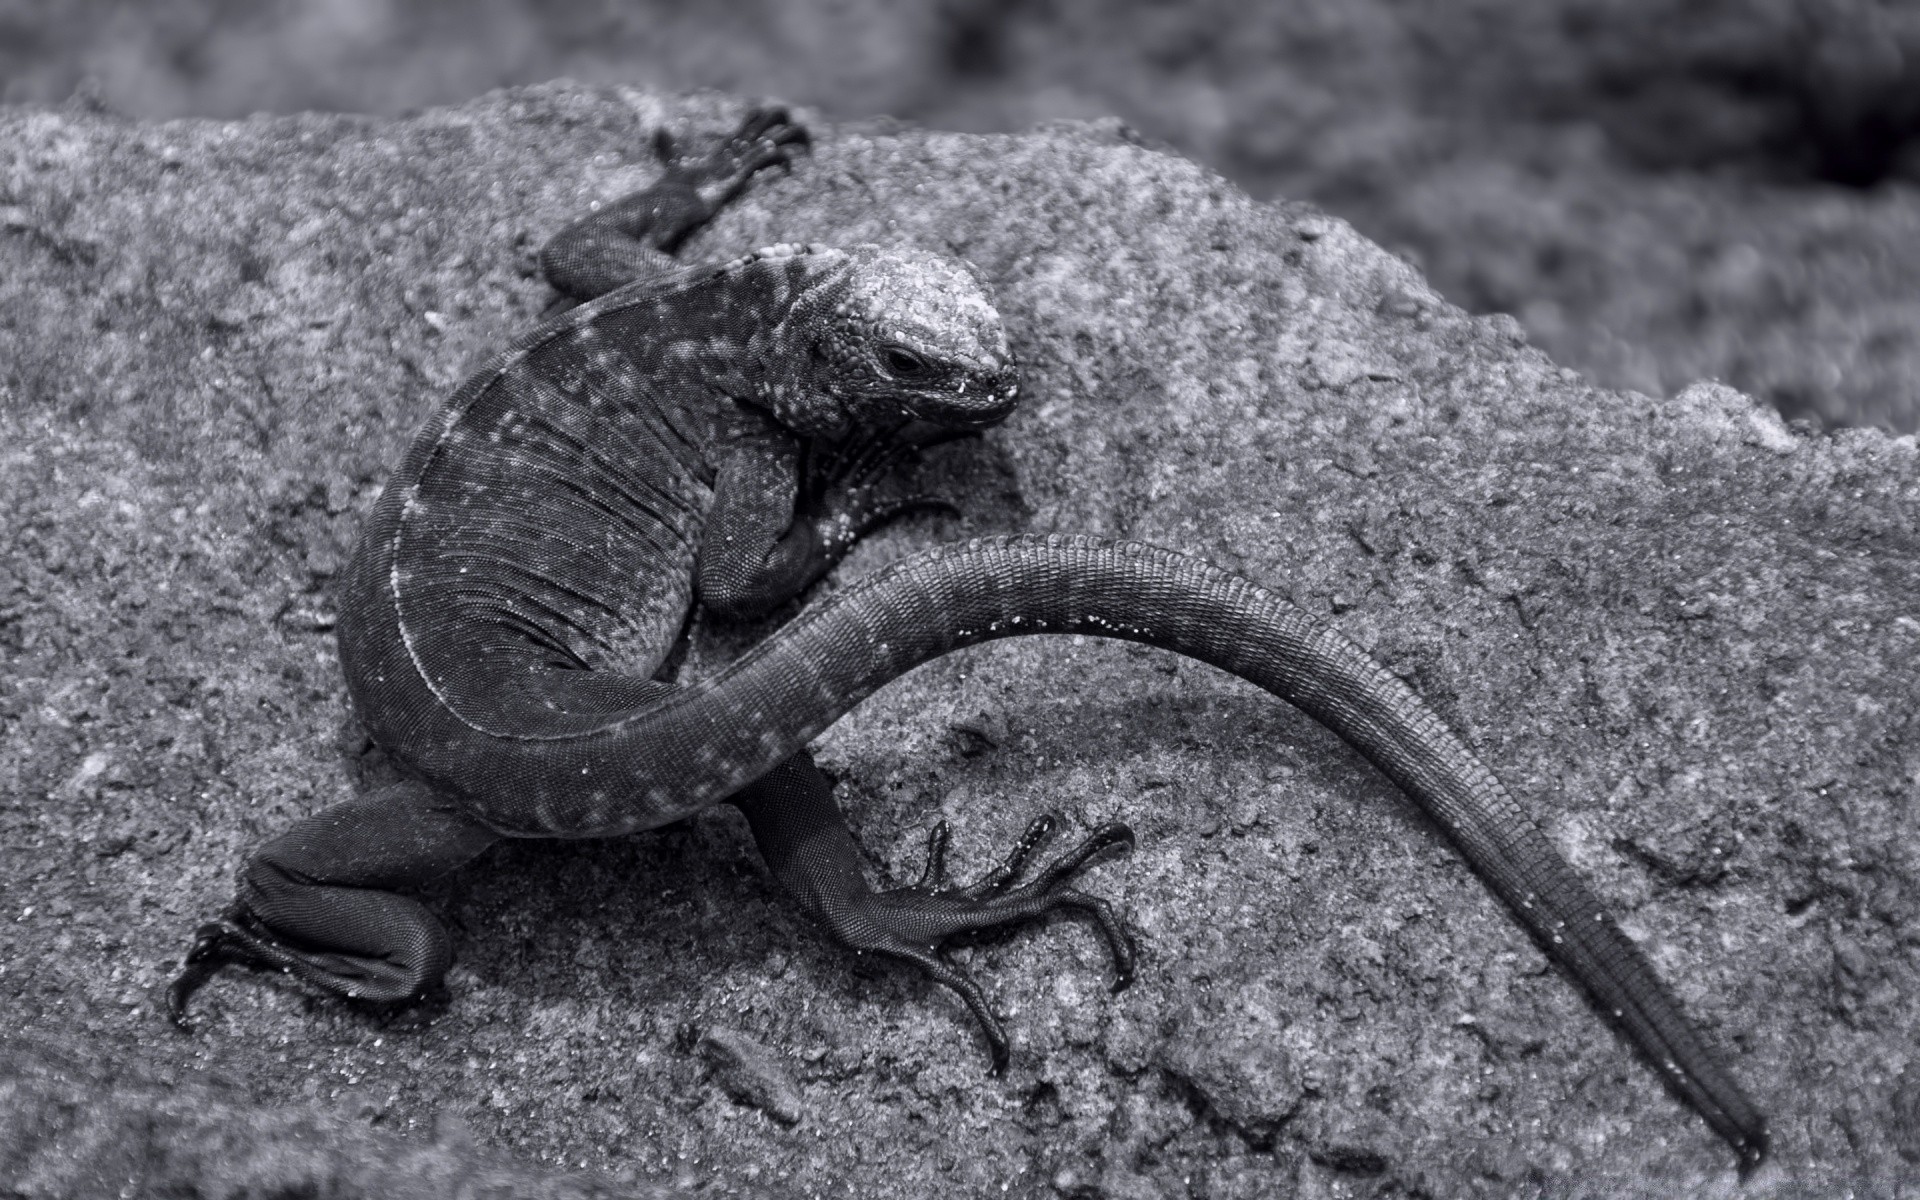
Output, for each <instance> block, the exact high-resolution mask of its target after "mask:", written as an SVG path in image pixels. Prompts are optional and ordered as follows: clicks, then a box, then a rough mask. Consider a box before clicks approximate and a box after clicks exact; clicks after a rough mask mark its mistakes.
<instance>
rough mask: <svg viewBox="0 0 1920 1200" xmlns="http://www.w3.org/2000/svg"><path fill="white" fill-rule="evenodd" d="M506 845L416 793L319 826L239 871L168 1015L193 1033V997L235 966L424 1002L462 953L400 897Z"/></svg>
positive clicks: (349, 991)
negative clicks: (234, 889)
mask: <svg viewBox="0 0 1920 1200" xmlns="http://www.w3.org/2000/svg"><path fill="white" fill-rule="evenodd" d="M498 837H499V835H498V834H496V833H494V832H493V831H492V830H490V829H488V828H487V827H486V826H484V825H481V824H480V823H478V822H477V821H475V820H474V819H473V818H471V817H469V816H467V815H465V814H464V813H463V812H462V811H461V810H460V809H459V807H458V806H457V804H456V803H454V802H453V801H451V800H449V799H448V798H447V797H445V796H443V795H441V794H439V793H437V792H435V791H434V790H433V789H432V788H430V787H428V786H427V785H425V784H423V783H416V782H406V783H398V784H394V785H392V786H390V787H385V788H381V789H379V790H377V791H373V792H369V793H367V794H366V795H364V796H359V797H356V798H355V799H352V800H349V801H347V802H346V803H344V804H337V805H335V806H334V807H332V808H329V809H327V810H325V811H324V812H320V813H316V814H315V815H313V816H311V817H308V818H307V819H306V820H304V821H301V822H299V823H298V824H296V825H295V826H293V828H291V829H289V830H287V831H286V832H285V833H283V834H281V835H280V836H279V837H277V838H275V839H273V840H272V841H270V842H268V843H267V844H266V845H264V846H262V847H260V848H259V849H258V850H256V851H255V852H254V853H253V855H252V856H251V857H249V858H248V859H247V861H246V863H245V864H244V865H243V866H242V867H241V868H240V881H239V890H238V894H237V896H236V897H235V899H234V902H233V904H232V906H231V907H229V908H228V909H227V911H226V913H225V914H224V915H223V916H222V917H221V919H220V920H218V921H214V922H211V923H209V924H206V925H203V926H201V927H200V928H199V930H197V931H196V932H195V935H194V942H193V947H192V948H191V949H190V950H189V951H188V952H187V962H186V968H185V969H184V970H183V971H182V972H181V973H180V976H179V978H178V979H176V980H175V981H174V982H173V985H172V986H171V987H170V988H169V989H168V990H167V1012H168V1015H169V1016H171V1017H172V1018H173V1020H174V1022H175V1023H176V1024H179V1025H185V1023H186V1008H187V1003H188V1001H189V1000H191V999H192V996H193V993H194V991H195V990H196V989H198V988H199V986H200V985H201V984H203V983H205V982H206V981H207V979H209V978H211V977H212V975H213V974H214V972H216V971H218V970H219V969H220V968H221V967H222V966H225V965H226V964H228V963H240V964H243V965H246V966H254V967H266V968H273V969H276V970H282V971H290V972H292V973H293V974H296V975H298V976H300V977H301V978H302V979H305V980H307V981H308V982H310V983H313V984H316V985H318V986H320V987H323V988H325V989H327V990H328V991H332V992H337V993H339V994H340V995H343V996H351V997H354V998H355V999H361V1000H372V1001H387V1002H391V1001H402V1000H411V999H415V998H417V997H418V996H420V995H421V994H422V993H423V992H425V991H426V990H427V989H428V988H430V987H432V986H433V985H434V984H436V983H438V982H439V981H440V978H441V976H443V975H444V974H446V970H447V965H448V963H449V962H450V961H451V960H452V949H451V946H450V944H449V942H448V940H447V933H446V930H445V929H444V928H442V927H441V925H440V922H439V921H438V920H437V919H436V918H435V917H434V916H433V914H432V913H430V912H428V911H427V909H426V907H425V906H424V905H422V904H421V903H420V902H419V901H418V900H414V899H411V898H409V897H406V896H402V895H399V894H397V893H396V892H394V891H393V890H392V889H394V888H399V887H409V886H413V885H416V884H419V883H423V882H425V881H427V880H429V879H432V878H434V877H436V876H438V875H443V874H445V873H446V872H448V871H451V870H453V869H454V868H455V867H459V866H462V865H464V864H465V863H467V862H468V861H470V860H471V859H472V858H473V857H474V856H475V855H477V854H479V853H480V852H481V851H482V850H484V849H486V848H487V847H488V846H490V845H492V844H493V843H494V841H495V840H497V839H498Z"/></svg>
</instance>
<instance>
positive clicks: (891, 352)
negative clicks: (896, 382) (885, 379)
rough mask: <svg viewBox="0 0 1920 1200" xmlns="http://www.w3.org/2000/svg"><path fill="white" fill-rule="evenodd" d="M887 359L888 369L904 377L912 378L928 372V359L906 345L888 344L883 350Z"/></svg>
mask: <svg viewBox="0 0 1920 1200" xmlns="http://www.w3.org/2000/svg"><path fill="white" fill-rule="evenodd" d="M881 357H882V358H884V359H885V360H886V363H887V370H889V371H891V372H893V374H894V375H895V376H897V377H899V378H902V379H911V378H913V377H914V376H916V375H924V374H926V373H927V360H926V359H924V358H921V357H920V356H919V355H918V354H915V353H914V352H913V351H911V350H908V349H907V348H906V347H904V346H888V347H887V348H886V349H885V350H883V351H881Z"/></svg>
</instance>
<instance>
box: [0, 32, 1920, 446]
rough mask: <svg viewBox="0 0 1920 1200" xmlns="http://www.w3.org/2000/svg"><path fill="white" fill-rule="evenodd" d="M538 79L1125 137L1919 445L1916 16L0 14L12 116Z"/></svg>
mask: <svg viewBox="0 0 1920 1200" xmlns="http://www.w3.org/2000/svg"><path fill="white" fill-rule="evenodd" d="M561 75H567V76H572V77H575V78H578V79H583V80H587V81H594V82H619V83H628V84H633V85H636V86H640V87H644V88H653V89H667V90H681V89H686V88H692V87H714V88H721V89H725V90H729V91H736V92H742V93H747V94H755V95H773V96H779V97H783V98H786V99H788V100H791V101H794V102H798V103H802V104H806V105H811V106H814V107H816V108H818V109H819V110H820V111H822V112H823V113H825V114H826V115H827V116H829V117H832V118H836V119H858V118H862V117H870V116H875V115H883V114H884V115H891V116H894V117H899V118H903V119H906V120H910V121H915V122H919V123H923V124H926V125H930V126H935V127H941V128H952V129H969V130H990V129H1017V128H1020V127H1023V126H1025V125H1028V124H1031V123H1033V122H1035V121H1037V120H1045V119H1050V118H1059V117H1102V116H1118V117H1120V118H1121V119H1123V120H1124V121H1126V122H1127V123H1128V124H1130V125H1132V126H1133V127H1135V128H1136V129H1138V130H1140V131H1141V132H1142V133H1144V134H1146V135H1147V136H1148V137H1150V138H1154V139H1158V140H1160V141H1163V142H1165V143H1167V144H1169V145H1170V146H1172V147H1175V148H1177V149H1178V150H1179V151H1181V152H1182V153H1184V154H1187V155H1189V156H1191V157H1193V158H1196V159H1199V160H1200V161H1203V162H1205V163H1208V164H1209V165H1211V166H1213V167H1214V168H1216V169H1218V170H1220V171H1221V172H1223V173H1225V174H1226V175H1228V176H1230V177H1231V178H1233V179H1234V180H1236V181H1237V182H1239V183H1240V184H1241V185H1242V186H1244V187H1246V188H1247V189H1248V190H1250V191H1251V192H1253V193H1254V194H1256V195H1275V194H1284V195H1289V196H1294V197H1299V198H1303V199H1308V200H1312V201H1315V202H1317V203H1319V204H1321V205H1323V206H1324V207H1326V208H1327V209H1329V210H1331V211H1333V212H1334V213H1337V214H1338V215H1340V216H1343V217H1345V218H1347V219H1348V220H1350V221H1352V222H1353V223H1354V224H1355V225H1356V226H1358V227H1359V229H1360V230H1361V231H1362V232H1363V233H1366V234H1367V235H1369V236H1370V237H1372V238H1374V239H1376V240H1378V241H1380V242H1382V243H1384V244H1385V245H1387V246H1388V247H1390V248H1392V249H1394V250H1396V251H1398V252H1400V253H1402V254H1405V255H1407V256H1408V257H1409V258H1411V259H1413V260H1414V261H1415V262H1417V263H1418V264H1419V265H1420V266H1421V267H1422V268H1423V269H1424V270H1425V271H1426V272H1427V274H1428V275H1429V277H1430V278H1431V279H1432V280H1433V281H1434V283H1435V285H1436V286H1438V287H1439V288H1440V289H1441V290H1442V291H1443V292H1444V293H1446V294H1447V295H1448V296H1449V297H1451V298H1452V299H1453V300H1454V301H1455V302H1457V303H1459V304H1461V305H1463V306H1465V307H1467V308H1469V309H1471V310H1474V311H1477V312H1486V311H1505V312H1511V313H1513V314H1515V315H1516V316H1518V317H1519V319H1520V320H1521V322H1522V324H1523V325H1524V326H1525V327H1526V329H1527V330H1528V331H1529V333H1530V335H1531V336H1532V338H1533V339H1534V341H1535V343H1536V344H1538V345H1540V346H1541V347H1542V348H1544V349H1545V350H1546V351H1547V352H1548V353H1549V354H1551V355H1552V356H1553V357H1554V358H1555V359H1557V360H1558V361H1560V362H1562V363H1565V364H1567V365H1570V366H1574V367H1577V368H1579V369H1580V370H1582V371H1584V372H1586V373H1587V374H1589V375H1590V376H1592V377H1593V378H1595V379H1596V380H1597V381H1599V382H1601V383H1604V384H1607V385H1610V386H1614V387H1626V388H1633V389H1636V390H1639V391H1642V392H1646V393H1649V394H1651V395H1656V396H1664V395H1671V394H1673V393H1675V392H1677V391H1678V390H1679V389H1680V388H1682V387H1684V386H1685V385H1686V384H1687V383H1688V382H1690V381H1692V380H1695V379H1700V378H1709V377H1711V378H1719V379H1723V380H1725V381H1727V382H1729V383H1731V384H1733V385H1734V386H1736V387H1739V388H1741V389H1743V390H1746V391H1749V392H1751V393H1753V394H1755V395H1757V396H1761V397H1763V398H1765V399H1767V400H1769V401H1770V402H1772V403H1774V404H1776V405H1777V406H1779V408H1780V409H1781V410H1782V411H1783V413H1784V414H1785V415H1786V416H1788V417H1790V418H1805V419H1809V420H1813V421H1816V422H1820V423H1824V424H1872V425H1880V426H1883V427H1888V428H1892V429H1896V430H1900V431H1905V432H1911V431H1913V430H1915V429H1916V427H1920V369H1916V368H1920V5H1912V4H1907V5H1902V4H1896V3H1875V2H1872V0H1704V2H1701V3H1695V4H1689V5H1677V4H1672V3H1666V2H1663V0H1426V2H1424V3H1422V2H1416V0H1290V2H1286V3H1280V2H1270V3H1265V4H1249V3H1247V2H1246V0H1201V2H1185V3H1165V2H1155V0H1106V2H1103V0H1027V2H1021V0H940V2H926V3H887V2H885V0H702V2H701V3H699V4H697V5H689V4H678V3H666V2H662V0H618V2H616V0H565V2H555V0H422V2H417V3H401V2H399V0H148V2H145V3H114V2H110V0H0V79H3V80H4V91H3V92H0V96H3V97H4V99H5V100H7V101H10V102H14V103H37V104H56V103H61V102H64V101H66V100H67V99H68V98H69V97H72V96H74V95H75V94H76V93H78V94H79V96H80V100H81V102H83V103H95V104H104V105H105V106H107V107H109V108H111V109H114V110H117V111H121V112H124V113H126V114H128V115H131V116H136V117H142V118H156V117H171V116H187V115H196V116H212V117H237V116H243V115H245V114H247V113H249V112H253V111H258V110H269V111H290V110H297V109H303V108H318V109H332V110H348V111H367V112H376V113H395V112H401V111H404V110H407V109H412V108H418V107H421V106H425V105H431V104H442V103H452V102H457V101H459V100H462V99H465V98H467V97H469V96H472V95H474V94H476V93H478V92H480V91H483V90H485V89H488V88H492V87H496V86H500V85H505V84H514V83H528V82H534V81H539V80H544V79H549V78H553V77H556V76H561ZM0 199H3V198H0Z"/></svg>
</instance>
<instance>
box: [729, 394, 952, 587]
mask: <svg viewBox="0 0 1920 1200" xmlns="http://www.w3.org/2000/svg"><path fill="white" fill-rule="evenodd" d="M916 450H917V445H916V444H915V443H911V442H908V441H905V440H903V439H901V438H900V437H898V436H897V435H896V434H895V433H894V432H893V431H876V432H872V433H870V434H869V435H867V436H864V437H855V438H852V439H849V441H848V442H845V443H842V444H838V445H828V444H826V443H822V442H807V441H803V440H802V439H801V438H799V437H797V436H796V435H794V434H793V433H790V432H789V431H787V430H785V429H783V428H781V427H780V426H779V425H778V424H776V423H775V422H774V421H773V420H772V419H771V418H769V417H767V416H764V415H762V414H759V413H757V412H754V411H751V410H745V409H743V410H742V411H741V413H740V418H739V425H738V427H737V428H736V430H735V432H734V435H733V437H732V438H731V440H730V445H729V446H728V448H727V449H726V450H725V451H724V452H723V454H722V459H721V465H720V471H719V475H718V477H717V479H716V480H715V483H714V493H713V502H712V504H711V506H710V507H709V508H708V511H707V527H706V532H705V534H704V535H703V538H702V541H701V544H700V554H699V560H698V565H697V567H696V576H695V588H696V591H697V593H698V595H699V598H700V602H701V603H702V604H703V605H705V606H706V608H707V609H708V611H710V612H712V613H713V614H714V615H716V616H719V617H721V618H723V619H726V620H736V621H737V620H751V619H753V618H756V617H760V616H764V615H765V614H766V613H768V612H771V611H772V610H773V609H775V608H778V607H779V606H780V605H782V604H784V603H786V602H787V601H788V600H791V599H793V598H794V597H796V596H798V595H799V594H800V593H802V592H804V591H805V590H806V589H807V588H809V587H811V586H812V585H813V584H814V582H815V581H817V580H818V579H819V578H820V577H821V576H822V575H825V574H826V573H827V572H828V571H829V570H831V569H832V568H833V566H834V565H835V564H836V563H838V562H839V561H840V560H841V559H842V558H844V557H846V554H847V552H848V551H849V550H851V549H852V548H853V545H854V543H855V542H857V541H859V540H860V539H861V538H863V537H865V536H867V535H868V534H869V533H872V532H874V531H875V530H877V529H879V528H880V527H881V526H883V525H885V524H886V523H887V522H889V521H892V520H894V519H896V518H898V517H901V516H904V515H906V514H907V513H910V512H917V511H924V510H928V509H938V510H943V511H947V512H953V511H955V510H954V507H953V505H951V504H949V503H948V502H946V501H944V500H940V499H938V498H935V497H932V496H926V495H921V494H918V493H906V492H902V491H901V490H899V489H898V488H895V487H890V486H887V483H886V480H887V477H888V476H889V474H891V473H892V472H893V470H894V468H896V467H898V466H899V465H900V464H901V463H902V462H903V461H904V460H906V459H909V458H911V457H912V456H913V455H914V454H915V452H916Z"/></svg>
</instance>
